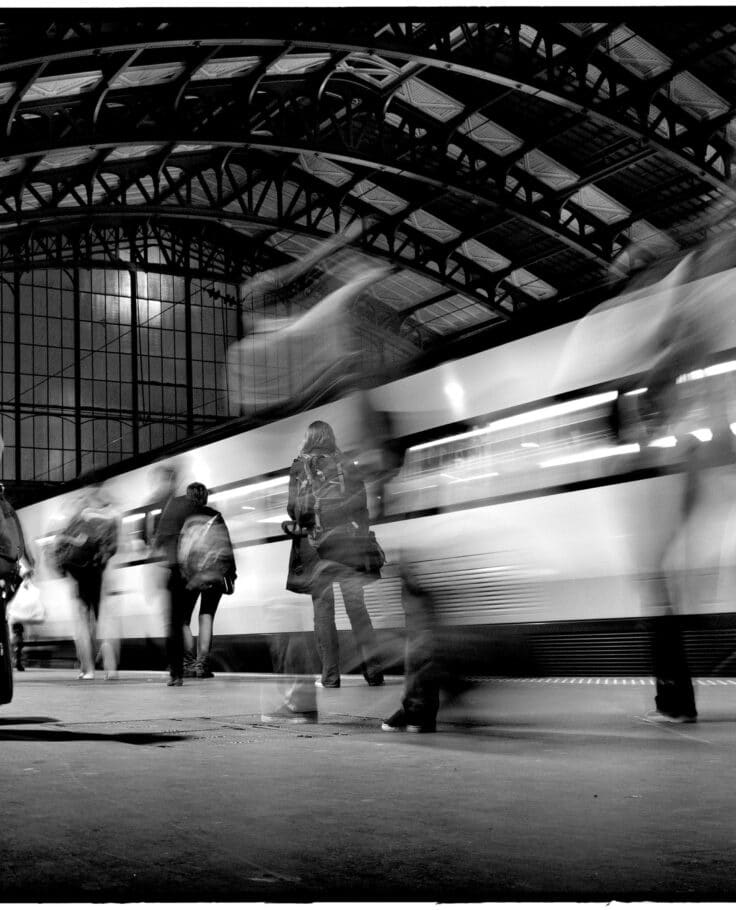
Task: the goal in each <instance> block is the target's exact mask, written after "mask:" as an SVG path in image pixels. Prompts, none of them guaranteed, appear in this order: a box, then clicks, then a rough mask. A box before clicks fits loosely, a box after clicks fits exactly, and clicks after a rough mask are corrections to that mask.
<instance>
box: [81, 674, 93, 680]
mask: <svg viewBox="0 0 736 910" xmlns="http://www.w3.org/2000/svg"><path fill="white" fill-rule="evenodd" d="M94 678H95V674H94V673H80V674H79V676H77V679H94Z"/></svg>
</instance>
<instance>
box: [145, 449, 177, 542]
mask: <svg viewBox="0 0 736 910" xmlns="http://www.w3.org/2000/svg"><path fill="white" fill-rule="evenodd" d="M178 482H179V475H178V473H177V470H176V468H175V467H174V465H172V464H157V465H154V466H153V469H152V478H151V487H152V489H151V508H150V509H149V512H148V515H147V520H146V526H145V529H144V540H145V542H146V544H147V545H148V546H153V543H154V541H155V539H156V532H157V531H158V526H159V524H160V522H161V515H162V514H163V512H164V509H165V508H166V506H167V505H168V504H169V501H170V500H171V499H172V498H173V497H174V496H176V490H177V485H178Z"/></svg>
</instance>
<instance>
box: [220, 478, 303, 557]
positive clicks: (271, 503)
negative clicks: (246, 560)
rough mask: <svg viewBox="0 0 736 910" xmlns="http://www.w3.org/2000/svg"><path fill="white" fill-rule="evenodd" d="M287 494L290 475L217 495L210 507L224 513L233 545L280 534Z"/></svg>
mask: <svg viewBox="0 0 736 910" xmlns="http://www.w3.org/2000/svg"><path fill="white" fill-rule="evenodd" d="M288 491H289V477H288V475H282V476H279V477H270V478H267V479H266V480H260V481H255V482H254V483H245V484H241V485H239V486H237V487H232V488H230V489H228V490H220V491H215V492H213V493H212V494H211V495H210V498H209V501H208V505H211V506H212V508H213V509H217V510H218V511H219V512H221V513H222V517H223V518H224V519H225V521H226V523H227V526H228V528H229V530H230V537H231V538H232V540H233V542H240V543H243V542H246V541H249V540H259V539H262V538H264V537H271V536H273V535H274V534H280V533H281V527H280V526H281V522H282V521H284V520H285V519H286V518H288V515H287V513H286V504H287V499H288Z"/></svg>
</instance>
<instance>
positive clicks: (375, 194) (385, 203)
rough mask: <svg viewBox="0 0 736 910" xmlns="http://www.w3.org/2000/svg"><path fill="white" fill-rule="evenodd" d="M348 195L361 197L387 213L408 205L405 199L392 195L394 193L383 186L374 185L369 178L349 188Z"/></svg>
mask: <svg viewBox="0 0 736 910" xmlns="http://www.w3.org/2000/svg"><path fill="white" fill-rule="evenodd" d="M350 195H351V196H356V197H357V198H358V199H362V200H363V201H364V202H368V203H370V204H371V205H372V206H374V207H375V208H377V209H380V210H381V211H382V212H386V213H388V214H394V213H396V212H400V211H402V209H405V208H406V206H407V205H408V203H407V201H406V199H402V198H401V197H400V196H396V195H394V193H391V192H390V191H389V190H385V189H383V187H380V186H376V184H375V183H372V182H371V181H370V180H361V181H360V183H358V184H356V186H354V187H353V189H352V190H350Z"/></svg>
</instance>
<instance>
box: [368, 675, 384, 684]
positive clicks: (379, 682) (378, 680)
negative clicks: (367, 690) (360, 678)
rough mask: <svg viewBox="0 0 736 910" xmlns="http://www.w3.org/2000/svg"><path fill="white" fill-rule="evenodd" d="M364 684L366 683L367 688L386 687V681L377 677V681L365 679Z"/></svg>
mask: <svg viewBox="0 0 736 910" xmlns="http://www.w3.org/2000/svg"><path fill="white" fill-rule="evenodd" d="M366 682H367V683H368V685H369V686H385V685H386V681H385V680H384V678H383V677H382V676H381V677H379V678H378V679H366Z"/></svg>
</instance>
